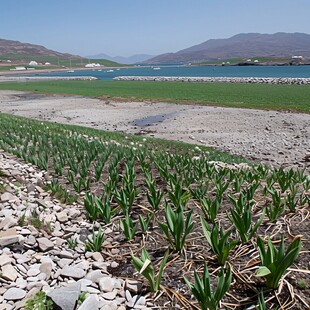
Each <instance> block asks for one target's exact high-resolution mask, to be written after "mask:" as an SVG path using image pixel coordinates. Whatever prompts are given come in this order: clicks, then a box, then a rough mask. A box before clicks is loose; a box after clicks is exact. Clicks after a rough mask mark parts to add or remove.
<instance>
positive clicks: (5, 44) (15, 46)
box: [0, 39, 80, 58]
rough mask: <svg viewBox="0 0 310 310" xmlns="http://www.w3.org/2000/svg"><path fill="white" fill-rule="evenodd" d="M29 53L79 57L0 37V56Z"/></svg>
mask: <svg viewBox="0 0 310 310" xmlns="http://www.w3.org/2000/svg"><path fill="white" fill-rule="evenodd" d="M13 54H14V55H16V54H19V55H29V56H56V57H65V58H69V57H71V58H80V57H79V56H75V55H71V54H68V53H61V52H56V51H53V50H50V49H47V48H46V47H44V46H41V45H36V44H30V43H22V42H19V41H12V40H5V39H0V57H1V56H5V55H13Z"/></svg>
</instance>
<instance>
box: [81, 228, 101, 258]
mask: <svg viewBox="0 0 310 310" xmlns="http://www.w3.org/2000/svg"><path fill="white" fill-rule="evenodd" d="M103 241H104V234H103V232H102V229H101V226H100V227H99V229H98V232H97V233H96V232H95V231H94V230H93V235H92V238H91V239H90V238H88V237H87V240H86V242H85V251H89V252H100V251H101V248H102V244H103Z"/></svg>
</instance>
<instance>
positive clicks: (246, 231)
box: [227, 208, 265, 242]
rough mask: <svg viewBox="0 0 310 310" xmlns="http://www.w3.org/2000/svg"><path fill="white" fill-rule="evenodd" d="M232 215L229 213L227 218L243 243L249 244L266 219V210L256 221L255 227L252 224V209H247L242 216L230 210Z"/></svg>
mask: <svg viewBox="0 0 310 310" xmlns="http://www.w3.org/2000/svg"><path fill="white" fill-rule="evenodd" d="M230 213H231V214H230V215H229V214H228V213H227V217H228V218H229V220H230V221H231V222H232V224H233V225H234V226H235V228H236V229H237V231H238V233H239V236H240V239H241V241H242V242H248V241H249V240H251V239H252V237H253V236H254V234H255V233H256V231H257V229H258V227H259V225H260V224H261V222H262V221H263V219H264V216H265V209H264V210H263V213H262V215H261V216H260V218H259V219H258V220H257V221H256V223H255V225H253V224H252V222H253V221H252V216H251V208H246V209H245V210H244V211H243V213H242V214H239V213H238V212H236V211H235V210H233V209H230Z"/></svg>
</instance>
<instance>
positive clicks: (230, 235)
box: [0, 116, 310, 309]
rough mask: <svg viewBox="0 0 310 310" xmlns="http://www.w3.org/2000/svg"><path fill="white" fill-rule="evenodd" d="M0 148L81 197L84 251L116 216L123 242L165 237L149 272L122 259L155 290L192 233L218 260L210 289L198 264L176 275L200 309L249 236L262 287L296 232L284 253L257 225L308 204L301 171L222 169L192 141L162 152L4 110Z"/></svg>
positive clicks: (98, 242) (56, 189)
mask: <svg viewBox="0 0 310 310" xmlns="http://www.w3.org/2000/svg"><path fill="white" fill-rule="evenodd" d="M113 138H114V137H113ZM0 148H1V149H3V150H4V151H6V152H10V153H13V154H15V155H16V156H17V157H19V158H22V159H23V160H24V161H26V162H30V163H32V164H34V165H37V166H38V167H39V168H41V169H44V170H49V171H52V173H53V175H54V176H55V177H54V178H53V180H52V181H51V182H50V183H49V184H48V188H49V189H50V190H51V191H52V193H54V194H55V195H56V196H57V197H58V198H60V199H62V200H63V201H64V202H66V203H67V204H70V203H73V202H75V201H76V200H77V199H80V200H81V201H80V202H82V203H83V205H84V208H85V212H86V215H87V217H88V219H89V220H90V221H92V222H97V223H99V224H100V225H99V229H98V231H93V236H92V238H89V239H88V240H87V242H86V244H85V248H86V250H88V251H98V250H101V247H102V244H103V241H104V236H103V233H102V228H101V226H103V225H106V224H109V223H111V222H113V223H115V222H117V225H118V227H119V229H120V230H121V231H122V233H123V235H124V238H125V239H126V240H128V241H130V240H135V239H137V238H139V236H140V235H141V234H144V236H146V237H144V238H147V237H148V236H149V235H150V234H152V232H156V233H157V234H159V235H160V236H161V240H162V239H164V240H166V243H167V246H166V248H167V251H166V252H165V255H164V257H163V259H162V261H161V263H160V267H159V271H158V273H157V275H155V274H156V272H155V267H154V264H153V262H152V260H151V258H150V255H149V253H148V251H147V250H146V249H143V250H142V253H141V256H139V255H138V254H137V253H132V263H133V265H134V266H135V267H136V269H137V271H138V272H139V273H141V274H142V275H144V276H145V278H146V279H147V280H148V283H149V286H150V289H151V291H157V290H159V289H160V287H161V279H162V276H163V274H164V270H165V267H166V264H167V261H168V260H169V255H170V254H169V253H180V255H183V256H184V255H186V247H187V245H188V240H189V239H191V237H192V236H193V235H194V232H195V231H201V232H202V235H203V236H204V237H205V240H206V241H207V244H208V246H209V249H210V250H211V251H212V253H213V254H214V256H215V257H216V262H217V264H218V265H219V266H222V267H221V269H220V272H219V275H218V284H217V286H216V288H215V289H212V285H211V284H210V278H211V276H210V274H209V271H208V267H207V265H206V262H204V263H203V266H202V267H203V273H202V275H201V276H199V274H198V271H197V272H194V278H192V280H191V279H187V277H184V282H185V283H186V284H187V285H188V287H189V289H190V291H191V292H192V294H193V295H194V296H195V297H196V299H197V301H198V303H199V305H200V307H201V309H216V308H217V307H218V306H219V304H220V301H221V299H222V298H223V297H224V295H225V293H226V292H227V291H228V290H229V288H230V285H231V281H232V280H231V279H232V271H231V264H234V262H233V261H231V260H230V258H229V257H230V255H231V253H232V252H233V251H234V249H235V248H236V246H237V245H240V244H247V243H251V242H253V239H254V240H256V242H254V243H255V246H256V248H257V250H258V252H259V255H260V265H261V267H259V269H257V273H256V274H257V275H258V276H263V277H264V278H265V279H266V283H265V284H266V287H268V288H272V289H275V288H277V287H278V284H279V281H280V279H281V277H282V276H283V274H284V273H285V271H286V269H287V268H288V267H289V266H290V265H291V264H293V262H294V260H295V258H296V257H297V255H298V253H299V251H300V248H301V238H300V237H296V238H295V239H294V240H293V241H292V242H289V241H288V242H287V243H288V244H289V245H288V248H287V250H286V251H285V248H284V237H283V235H282V239H281V243H280V247H279V249H276V248H275V246H274V245H273V243H272V242H271V241H270V239H268V242H267V244H266V245H265V241H267V236H265V235H263V239H262V238H261V237H259V233H258V231H259V228H260V226H261V225H262V223H265V225H267V224H268V223H273V224H274V225H276V222H277V221H278V220H279V218H281V217H282V216H283V215H284V214H290V213H292V214H294V213H296V212H297V211H298V210H299V209H300V208H303V207H304V206H306V205H308V204H309V197H308V196H307V195H306V193H307V191H309V188H310V180H309V177H307V175H306V173H305V172H303V171H294V170H289V171H285V170H283V169H274V170H270V169H268V168H266V167H264V166H262V165H258V166H253V167H244V168H243V169H231V168H227V167H221V166H218V165H217V164H216V163H210V161H209V158H208V156H206V154H205V153H204V152H203V151H201V149H200V148H198V147H196V148H195V147H193V148H192V150H187V151H186V152H184V153H182V152H180V151H179V150H177V151H175V152H172V151H171V150H170V151H169V152H166V151H165V150H162V149H160V148H159V149H158V150H154V148H153V145H152V148H150V145H149V144H148V141H143V140H141V141H139V142H130V141H129V140H128V139H127V140H126V139H122V140H121V141H119V142H118V141H115V139H113V141H111V136H109V135H108V134H107V137H106V140H105V139H103V137H102V136H100V137H99V136H96V135H92V136H90V135H83V134H81V130H76V128H74V127H68V126H61V125H54V124H49V123H45V122H43V123H39V122H35V121H30V120H25V119H21V118H12V117H9V116H1V123H0ZM97 226H98V225H97ZM264 239H265V241H264ZM71 242H73V241H71ZM265 248H266V249H267V250H265ZM190 281H194V282H193V283H192V282H190ZM212 281H213V280H212ZM260 304H261V305H262V304H264V302H263V299H262V297H261V296H260Z"/></svg>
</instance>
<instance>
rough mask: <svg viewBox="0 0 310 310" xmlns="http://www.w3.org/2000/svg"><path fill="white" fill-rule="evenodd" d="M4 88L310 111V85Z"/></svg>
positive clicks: (48, 83) (33, 84) (106, 84)
mask: <svg viewBox="0 0 310 310" xmlns="http://www.w3.org/2000/svg"><path fill="white" fill-rule="evenodd" d="M0 89H3V90H24V91H32V92H42V93H58V94H71V95H81V96H89V97H106V98H107V97H109V98H124V99H127V100H154V101H166V102H175V103H184V104H201V105H211V106H224V107H239V108H251V109H266V110H286V111H295V112H304V113H309V112H310V86H308V85H267V84H230V83H184V82H183V83H182V82H145V81H141V82H140V81H102V80H97V81H42V82H41V81H39V82H37V81H36V82H34V81H33V82H22V83H20V82H18V83H17V82H10V83H1V84H0Z"/></svg>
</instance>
